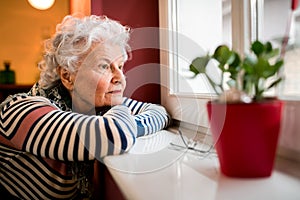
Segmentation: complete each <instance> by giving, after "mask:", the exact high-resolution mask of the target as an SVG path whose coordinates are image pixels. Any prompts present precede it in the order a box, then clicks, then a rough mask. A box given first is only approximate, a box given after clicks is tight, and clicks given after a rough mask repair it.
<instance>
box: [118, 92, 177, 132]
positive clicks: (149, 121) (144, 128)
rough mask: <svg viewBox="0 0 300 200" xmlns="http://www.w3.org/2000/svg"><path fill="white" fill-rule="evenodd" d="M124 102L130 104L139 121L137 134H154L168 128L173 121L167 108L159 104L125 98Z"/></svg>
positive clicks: (137, 121)
mask: <svg viewBox="0 0 300 200" xmlns="http://www.w3.org/2000/svg"><path fill="white" fill-rule="evenodd" d="M123 104H124V105H126V106H128V108H129V109H130V110H131V112H132V114H133V115H134V117H135V121H136V123H137V130H138V131H137V136H138V137H139V136H144V135H149V134H153V133H155V132H157V131H159V130H162V129H164V128H166V127H167V126H168V125H169V124H170V123H171V117H170V115H169V114H168V112H167V111H166V109H165V108H164V107H163V106H161V105H157V104H152V103H145V102H140V101H136V100H133V99H130V98H124V101H123Z"/></svg>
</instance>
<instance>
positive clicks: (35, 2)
mask: <svg viewBox="0 0 300 200" xmlns="http://www.w3.org/2000/svg"><path fill="white" fill-rule="evenodd" d="M28 2H29V4H30V5H31V6H32V7H34V8H36V9H39V10H46V9H48V8H50V7H51V6H52V5H53V4H54V2H55V0H28Z"/></svg>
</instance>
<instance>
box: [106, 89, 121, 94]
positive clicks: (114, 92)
mask: <svg viewBox="0 0 300 200" xmlns="http://www.w3.org/2000/svg"><path fill="white" fill-rule="evenodd" d="M120 93H122V90H113V91H109V92H108V94H120Z"/></svg>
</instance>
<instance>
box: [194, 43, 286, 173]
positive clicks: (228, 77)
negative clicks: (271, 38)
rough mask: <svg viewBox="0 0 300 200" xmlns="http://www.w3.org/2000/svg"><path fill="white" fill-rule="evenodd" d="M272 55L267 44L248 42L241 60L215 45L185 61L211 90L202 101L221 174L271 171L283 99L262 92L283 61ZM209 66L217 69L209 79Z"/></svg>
mask: <svg viewBox="0 0 300 200" xmlns="http://www.w3.org/2000/svg"><path fill="white" fill-rule="evenodd" d="M278 55H279V49H274V48H273V47H272V45H271V43H270V42H266V43H262V42H260V41H254V42H253V43H252V44H251V47H250V51H249V53H248V54H247V55H245V57H244V58H242V57H241V55H240V54H238V53H237V52H236V51H234V50H231V49H230V48H229V47H228V46H226V45H221V46H219V47H217V48H216V50H215V51H214V53H213V54H212V55H209V54H208V55H204V56H202V57H197V58H195V59H194V60H193V61H192V63H191V65H190V71H192V72H194V73H195V75H197V74H204V75H205V77H206V78H207V80H208V82H209V83H210V85H211V86H212V88H213V89H214V91H215V92H216V94H217V95H216V96H217V97H218V98H216V99H215V100H211V101H208V103H207V112H208V117H209V122H210V130H211V133H212V136H213V139H214V140H215V142H216V146H215V147H216V151H217V154H218V158H219V161H220V167H221V172H222V173H223V174H225V175H227V176H231V177H267V176H270V175H271V173H272V170H273V165H274V159H275V155H276V148H277V142H278V137H279V132H280V124H281V111H282V106H283V102H282V101H281V100H279V99H277V98H276V97H274V96H273V97H270V96H266V95H265V92H266V91H268V90H269V89H271V88H274V87H275V86H276V85H277V84H278V83H279V82H280V81H281V80H282V78H281V77H278V74H279V71H280V69H281V67H282V66H283V60H282V59H281V58H280V57H279V56H278ZM212 63H215V65H213V64H212ZM212 66H216V68H217V71H218V73H214V77H213V76H212V75H211V74H209V71H210V70H209V68H210V67H212ZM216 74H218V76H217V77H215V75H216Z"/></svg>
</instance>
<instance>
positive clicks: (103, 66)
mask: <svg viewBox="0 0 300 200" xmlns="http://www.w3.org/2000/svg"><path fill="white" fill-rule="evenodd" d="M100 69H101V70H107V69H109V65H107V64H104V65H100Z"/></svg>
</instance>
